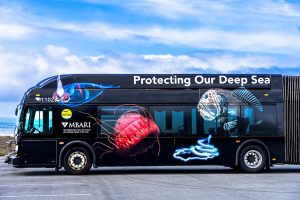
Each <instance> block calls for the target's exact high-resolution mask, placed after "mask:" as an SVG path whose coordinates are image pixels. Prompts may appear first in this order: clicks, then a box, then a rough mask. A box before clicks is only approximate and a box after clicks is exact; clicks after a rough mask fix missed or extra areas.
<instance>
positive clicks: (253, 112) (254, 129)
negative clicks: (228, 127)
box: [243, 105, 277, 135]
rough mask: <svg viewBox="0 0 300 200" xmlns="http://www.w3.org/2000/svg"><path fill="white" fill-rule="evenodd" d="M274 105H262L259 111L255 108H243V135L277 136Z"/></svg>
mask: <svg viewBox="0 0 300 200" xmlns="http://www.w3.org/2000/svg"><path fill="white" fill-rule="evenodd" d="M276 125H277V116H276V105H263V110H262V111H259V110H258V109H257V108H256V107H255V106H244V107H243V129H244V132H243V134H245V135H266V134H267V135H277V131H276V130H277V127H276Z"/></svg>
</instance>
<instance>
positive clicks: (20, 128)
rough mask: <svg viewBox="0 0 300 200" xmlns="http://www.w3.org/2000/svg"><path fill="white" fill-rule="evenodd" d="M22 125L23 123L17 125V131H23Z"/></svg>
mask: <svg viewBox="0 0 300 200" xmlns="http://www.w3.org/2000/svg"><path fill="white" fill-rule="evenodd" d="M23 125H24V123H23V122H20V123H19V125H18V129H19V130H23Z"/></svg>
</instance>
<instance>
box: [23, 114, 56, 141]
mask: <svg viewBox="0 0 300 200" xmlns="http://www.w3.org/2000/svg"><path fill="white" fill-rule="evenodd" d="M52 120H53V113H52V110H50V109H49V108H28V110H27V112H26V117H25V134H31V135H38V134H53V122H52Z"/></svg>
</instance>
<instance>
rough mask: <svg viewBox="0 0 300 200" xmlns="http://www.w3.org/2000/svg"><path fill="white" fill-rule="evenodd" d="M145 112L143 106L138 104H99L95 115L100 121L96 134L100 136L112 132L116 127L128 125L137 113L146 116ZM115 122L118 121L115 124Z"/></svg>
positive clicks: (135, 117)
mask: <svg viewBox="0 0 300 200" xmlns="http://www.w3.org/2000/svg"><path fill="white" fill-rule="evenodd" d="M147 112H148V111H147V110H146V109H145V108H143V107H139V106H99V107H98V114H97V115H98V119H100V120H101V121H100V127H99V128H98V134H99V136H100V137H107V135H109V134H114V133H116V131H117V130H116V128H117V129H122V126H126V125H130V124H131V123H132V122H133V121H134V120H136V119H137V116H138V115H142V116H144V117H146V116H147ZM117 122H119V123H118V124H116V123H117ZM117 126H118V127H117Z"/></svg>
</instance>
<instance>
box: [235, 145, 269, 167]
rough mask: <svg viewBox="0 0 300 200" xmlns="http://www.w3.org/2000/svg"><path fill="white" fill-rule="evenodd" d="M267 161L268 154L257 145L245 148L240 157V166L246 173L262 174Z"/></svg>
mask: <svg viewBox="0 0 300 200" xmlns="http://www.w3.org/2000/svg"><path fill="white" fill-rule="evenodd" d="M266 161H267V156H266V152H265V151H264V149H263V148H261V147H260V146H256V145H251V146H247V147H245V148H244V149H242V151H241V153H240V155H239V165H240V168H241V170H243V171H244V172H253V173H255V172H260V171H262V170H263V169H264V168H265V166H266Z"/></svg>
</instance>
